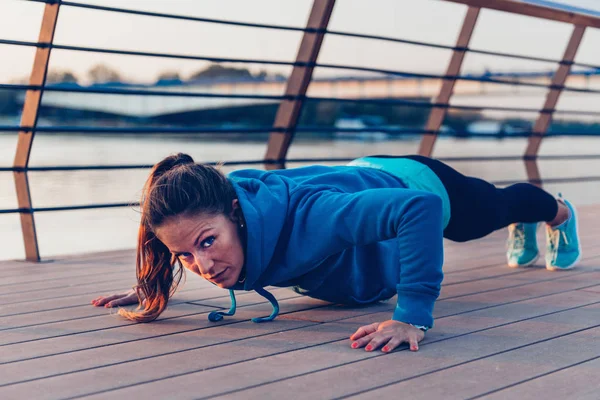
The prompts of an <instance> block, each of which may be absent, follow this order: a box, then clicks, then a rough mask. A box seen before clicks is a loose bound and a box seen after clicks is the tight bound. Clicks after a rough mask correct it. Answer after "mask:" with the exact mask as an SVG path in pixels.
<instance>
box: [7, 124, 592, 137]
mask: <svg viewBox="0 0 600 400" xmlns="http://www.w3.org/2000/svg"><path fill="white" fill-rule="evenodd" d="M2 131H4V132H33V131H35V132H47V133H103V134H112V133H115V134H116V133H140V134H141V133H145V134H164V133H177V134H183V133H195V134H215V133H219V134H229V133H246V134H251V133H291V132H309V133H336V132H348V133H369V132H372V133H378V132H382V133H388V134H391V135H398V136H401V135H405V134H432V135H433V134H438V135H440V136H466V137H488V138H497V137H515V138H517V137H530V136H541V137H552V136H600V133H592V132H561V131H558V132H548V133H545V134H541V133H537V132H530V131H523V132H513V133H506V132H504V133H503V132H498V133H495V134H490V133H483V132H469V131H452V132H448V131H444V132H439V131H434V130H426V129H419V128H414V129H411V128H409V129H405V128H402V129H399V128H385V127H371V128H360V129H354V128H336V127H323V126H300V127H296V128H281V127H271V126H264V127H257V128H212V127H189V128H187V127H185V128H184V127H177V128H173V127H135V128H132V127H87V126H85V127H80V126H39V127H36V128H33V127H20V126H0V132H2Z"/></svg>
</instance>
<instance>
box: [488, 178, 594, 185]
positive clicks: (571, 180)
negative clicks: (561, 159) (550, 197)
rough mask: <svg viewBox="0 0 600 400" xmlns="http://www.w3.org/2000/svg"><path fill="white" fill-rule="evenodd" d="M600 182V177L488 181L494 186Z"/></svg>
mask: <svg viewBox="0 0 600 400" xmlns="http://www.w3.org/2000/svg"><path fill="white" fill-rule="evenodd" d="M596 181H600V176H579V177H570V178H544V179H529V180H528V179H525V180H508V181H490V183H492V184H494V185H512V184H514V183H519V182H530V183H539V184H548V183H550V184H552V183H581V182H596Z"/></svg>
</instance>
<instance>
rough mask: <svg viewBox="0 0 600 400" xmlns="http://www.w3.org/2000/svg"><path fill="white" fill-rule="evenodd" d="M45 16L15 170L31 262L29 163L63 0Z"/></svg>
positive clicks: (35, 255)
mask: <svg viewBox="0 0 600 400" xmlns="http://www.w3.org/2000/svg"><path fill="white" fill-rule="evenodd" d="M44 7H45V8H44V16H43V17H42V26H41V28H40V35H39V39H38V42H39V43H41V44H44V45H47V46H40V47H38V48H37V49H36V52H35V58H34V61H33V67H32V69H31V76H30V78H29V84H30V85H32V86H41V87H42V88H41V89H40V90H31V89H30V90H27V92H26V93H25V101H24V103H23V113H22V116H21V127H22V128H23V127H31V130H25V129H23V130H21V131H19V137H18V141H17V149H16V152H15V160H14V163H13V167H14V168H18V169H20V170H17V171H15V172H14V179H15V187H16V193H17V202H18V205H19V208H21V209H23V211H21V213H20V216H21V229H22V231H23V242H24V244H25V258H26V259H27V260H28V261H36V262H37V261H40V252H39V248H38V242H37V235H36V231H35V220H34V218H33V212H32V211H31V209H32V204H31V191H30V189H29V180H28V177H27V166H28V165H29V156H30V154H31V146H32V144H33V138H34V136H35V127H36V125H37V119H38V112H39V108H40V104H41V100H42V92H43V86H44V84H45V83H46V74H47V72H48V62H49V60H50V50H51V46H50V45H51V44H52V40H53V39H54V32H55V29H56V21H57V20H58V10H59V8H60V0H57V1H56V2H54V3H46V5H45V6H44Z"/></svg>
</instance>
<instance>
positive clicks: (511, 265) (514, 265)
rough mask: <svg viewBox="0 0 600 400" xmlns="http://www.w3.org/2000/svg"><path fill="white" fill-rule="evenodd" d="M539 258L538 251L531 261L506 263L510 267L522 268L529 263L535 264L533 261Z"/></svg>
mask: <svg viewBox="0 0 600 400" xmlns="http://www.w3.org/2000/svg"><path fill="white" fill-rule="evenodd" d="M539 258H540V253H538V255H537V256H535V258H534V259H533V260H531V261H529V262H528V263H527V264H511V263H508V266H509V267H510V268H524V267H529V266H530V265H533V264H535V262H536V261H537V260H538V259H539Z"/></svg>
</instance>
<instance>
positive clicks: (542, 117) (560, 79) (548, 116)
mask: <svg viewBox="0 0 600 400" xmlns="http://www.w3.org/2000/svg"><path fill="white" fill-rule="evenodd" d="M585 28H586V27H585V26H582V25H575V27H574V28H573V33H572V34H571V39H570V40H569V43H568V44H567V48H566V49H565V54H564V55H563V58H562V60H561V62H560V65H559V67H558V68H557V70H556V72H555V73H554V76H553V77H552V82H551V84H550V90H549V91H548V93H547V94H546V101H545V102H544V107H543V108H542V109H541V110H540V113H539V115H538V118H537V120H536V121H535V124H534V126H533V131H532V134H531V136H529V140H528V142H527V149H526V150H525V155H524V159H525V168H526V170H527V178H528V179H529V182H530V183H532V184H534V185H536V186H540V187H541V186H542V179H541V176H540V171H539V168H538V165H537V155H538V152H539V150H540V145H541V143H542V137H543V136H544V134H545V133H546V132H547V131H548V128H549V127H550V122H551V121H552V116H553V115H554V111H555V109H556V104H557V103H558V98H559V97H560V94H561V93H562V91H563V88H564V85H565V82H566V81H567V78H568V77H569V74H570V72H571V66H572V65H573V61H574V60H575V55H576V54H577V50H578V49H579V45H580V44H581V40H582V39H583V35H584V33H585Z"/></svg>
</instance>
